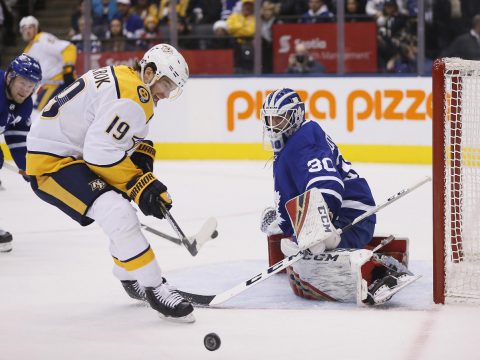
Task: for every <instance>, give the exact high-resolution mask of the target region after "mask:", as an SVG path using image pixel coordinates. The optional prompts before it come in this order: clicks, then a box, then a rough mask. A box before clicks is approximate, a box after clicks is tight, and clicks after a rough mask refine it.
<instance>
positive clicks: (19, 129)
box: [4, 99, 32, 170]
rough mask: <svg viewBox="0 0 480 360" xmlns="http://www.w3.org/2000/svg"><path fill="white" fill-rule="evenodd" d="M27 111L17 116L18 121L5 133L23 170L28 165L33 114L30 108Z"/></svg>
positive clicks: (9, 125)
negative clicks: (28, 141) (28, 139)
mask: <svg viewBox="0 0 480 360" xmlns="http://www.w3.org/2000/svg"><path fill="white" fill-rule="evenodd" d="M28 100H30V99H28ZM30 102H31V101H30ZM26 109H27V110H26V111H21V112H20V114H19V115H17V117H16V119H17V120H18V121H15V120H14V122H13V123H11V124H8V125H7V129H6V131H5V133H4V136H5V142H6V143H7V145H8V148H9V150H10V153H11V154H12V157H13V160H14V161H15V164H17V167H18V168H19V169H21V170H25V165H26V163H25V162H26V160H25V157H26V155H27V135H28V131H29V130H30V121H31V120H30V114H31V112H32V111H31V109H30V112H29V111H28V106H27V107H26Z"/></svg>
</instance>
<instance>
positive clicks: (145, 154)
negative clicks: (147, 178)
mask: <svg viewBox="0 0 480 360" xmlns="http://www.w3.org/2000/svg"><path fill="white" fill-rule="evenodd" d="M155 153H156V150H155V148H154V147H153V142H152V141H150V140H143V141H142V142H140V144H139V145H138V146H137V149H136V150H135V152H134V153H133V154H132V156H130V159H131V160H132V162H133V163H134V164H135V166H136V167H138V168H139V169H142V170H143V172H144V173H147V172H152V171H153V160H154V159H155Z"/></svg>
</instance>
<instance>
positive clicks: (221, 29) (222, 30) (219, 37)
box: [208, 20, 233, 49]
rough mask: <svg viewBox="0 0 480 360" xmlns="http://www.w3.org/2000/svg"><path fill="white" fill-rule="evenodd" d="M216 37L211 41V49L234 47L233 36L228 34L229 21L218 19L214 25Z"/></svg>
mask: <svg viewBox="0 0 480 360" xmlns="http://www.w3.org/2000/svg"><path fill="white" fill-rule="evenodd" d="M212 30H213V35H214V38H213V39H211V41H210V42H209V46H208V48H210V49H230V48H232V47H233V42H232V38H231V37H230V35H229V34H228V30H227V22H226V21H225V20H217V21H216V22H215V23H214V24H213V27H212Z"/></svg>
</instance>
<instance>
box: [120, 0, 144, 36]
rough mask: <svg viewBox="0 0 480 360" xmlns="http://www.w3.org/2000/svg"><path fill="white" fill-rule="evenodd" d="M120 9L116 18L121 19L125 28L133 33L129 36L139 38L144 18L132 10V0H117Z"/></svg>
mask: <svg viewBox="0 0 480 360" xmlns="http://www.w3.org/2000/svg"><path fill="white" fill-rule="evenodd" d="M117 8H118V11H117V13H116V14H115V18H117V19H120V20H121V21H122V23H123V27H124V29H125V30H126V31H127V32H128V33H129V34H131V35H129V37H134V38H138V37H140V34H141V32H142V31H143V20H142V18H141V17H140V16H138V15H137V14H135V13H133V11H130V10H131V2H130V0H117Z"/></svg>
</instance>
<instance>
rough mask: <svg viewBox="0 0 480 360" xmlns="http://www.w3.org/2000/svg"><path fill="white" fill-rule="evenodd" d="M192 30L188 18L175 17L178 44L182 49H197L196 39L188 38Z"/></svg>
mask: <svg viewBox="0 0 480 360" xmlns="http://www.w3.org/2000/svg"><path fill="white" fill-rule="evenodd" d="M192 30H193V26H192V24H191V23H190V20H189V19H188V18H185V17H181V16H179V17H178V18H177V33H178V46H179V47H180V48H182V49H198V39H192V38H189V36H190V35H191V33H192Z"/></svg>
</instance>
